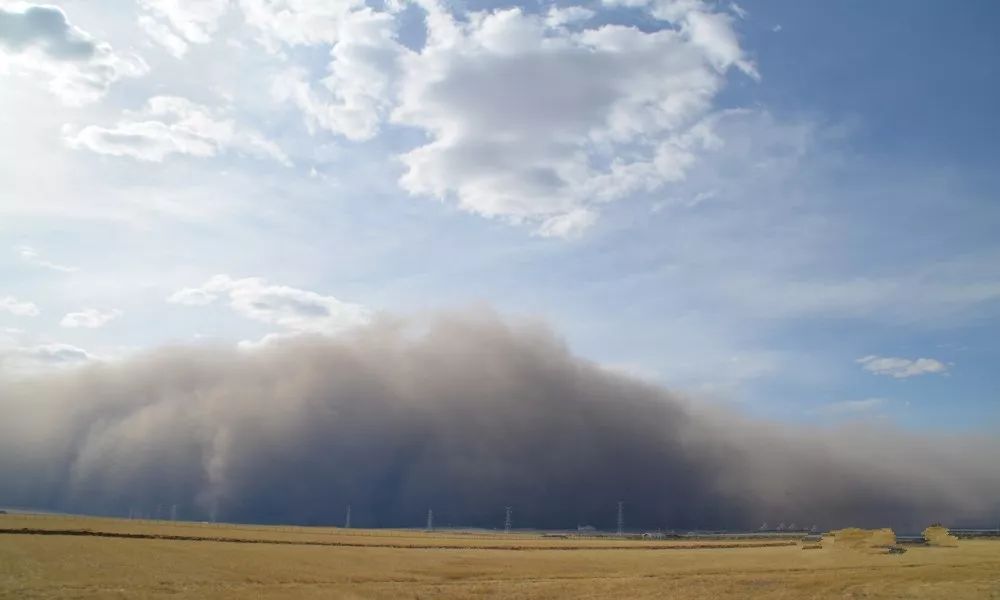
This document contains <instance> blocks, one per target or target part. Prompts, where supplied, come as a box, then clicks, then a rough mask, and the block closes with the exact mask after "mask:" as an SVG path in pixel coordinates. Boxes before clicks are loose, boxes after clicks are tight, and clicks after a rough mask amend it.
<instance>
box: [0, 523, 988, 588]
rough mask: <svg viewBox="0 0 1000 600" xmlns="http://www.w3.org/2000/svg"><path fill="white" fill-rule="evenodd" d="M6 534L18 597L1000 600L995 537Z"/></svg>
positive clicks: (8, 567) (137, 529) (241, 531)
mask: <svg viewBox="0 0 1000 600" xmlns="http://www.w3.org/2000/svg"><path fill="white" fill-rule="evenodd" d="M0 529H2V530H3V531H4V533H0V597H3V598H159V597H164V598H166V597H170V598H250V597H252V598H386V599H388V598H574V599H575V598H942V599H944V598H948V599H956V598H957V599H960V598H976V599H980V598H1000V542H997V541H990V540H982V541H966V540H963V541H962V542H961V544H960V546H959V547H958V548H930V547H911V548H910V549H909V551H908V552H906V553H905V554H902V555H872V554H865V553H856V552H850V551H843V550H840V551H838V550H835V549H834V548H833V547H831V545H830V543H829V540H827V541H825V542H824V547H823V548H821V549H817V550H803V549H802V546H801V544H799V543H789V542H788V541H787V540H784V541H782V540H774V541H772V542H769V543H770V544H773V545H769V546H763V547H761V546H760V542H759V541H753V542H747V541H740V540H733V541H729V542H726V541H713V542H695V543H692V542H690V541H681V542H662V541H658V542H644V541H622V540H593V539H580V540H577V539H552V538H542V537H540V536H534V535H526V534H511V535H508V536H504V535H502V534H488V533H461V532H454V531H452V532H437V533H424V532H419V531H401V530H397V531H385V530H357V529H353V530H338V529H318V528H296V527H257V526H232V525H209V524H199V523H164V522H159V523H157V522H148V521H123V520H111V519H89V518H76V517H60V516H46V517H40V516H30V517H27V516H19V515H2V516H0ZM20 530H28V531H31V532H32V533H20V532H19V533H15V532H17V531H20ZM53 532H60V533H56V534H53ZM82 533H88V534H98V535H80V534H82ZM108 536H119V537H108ZM126 536H137V537H126ZM210 538H212V539H210ZM221 540H225V541H221Z"/></svg>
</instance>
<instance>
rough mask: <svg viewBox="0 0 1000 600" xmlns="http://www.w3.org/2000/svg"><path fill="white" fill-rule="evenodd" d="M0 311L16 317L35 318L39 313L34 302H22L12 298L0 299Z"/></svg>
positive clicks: (4, 297)
mask: <svg viewBox="0 0 1000 600" xmlns="http://www.w3.org/2000/svg"><path fill="white" fill-rule="evenodd" d="M0 311H6V312H9V313H10V314H12V315H14V316H17V317H35V316H38V314H39V313H40V312H41V311H39V310H38V307H37V306H36V305H35V303H34V302H24V301H21V300H18V299H17V298H15V297H13V296H3V297H0Z"/></svg>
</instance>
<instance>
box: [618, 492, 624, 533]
mask: <svg viewBox="0 0 1000 600" xmlns="http://www.w3.org/2000/svg"><path fill="white" fill-rule="evenodd" d="M622 535H625V503H624V502H622V501H621V500H619V501H618V536H619V537H621V536H622Z"/></svg>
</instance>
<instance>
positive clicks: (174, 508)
mask: <svg viewBox="0 0 1000 600" xmlns="http://www.w3.org/2000/svg"><path fill="white" fill-rule="evenodd" d="M170 520H171V521H176V520H177V505H176V504H171V505H170Z"/></svg>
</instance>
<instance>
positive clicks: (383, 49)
mask: <svg viewBox="0 0 1000 600" xmlns="http://www.w3.org/2000/svg"><path fill="white" fill-rule="evenodd" d="M336 27H337V31H336V35H335V36H334V37H335V39H336V40H337V43H336V44H335V45H334V46H333V49H332V50H331V51H330V58H331V61H330V65H329V73H328V75H327V77H326V78H324V79H323V80H322V82H321V85H320V86H314V85H312V84H311V83H310V82H309V81H308V78H307V77H306V75H305V74H304V73H303V72H301V71H299V70H294V69H293V70H290V71H288V72H286V73H285V74H283V75H282V76H280V77H278V78H277V79H276V80H275V82H274V85H273V86H272V93H273V95H274V97H275V98H276V99H277V100H279V101H289V102H292V103H293V104H295V105H296V106H298V107H299V108H300V109H301V110H302V112H303V113H304V114H305V115H306V119H307V123H308V124H309V125H310V127H320V128H323V129H327V130H330V131H333V132H336V133H340V134H341V135H343V136H344V137H346V138H348V139H351V140H366V139H369V138H371V137H373V136H374V135H375V134H376V133H377V132H378V130H379V124H380V123H381V122H382V121H383V120H384V118H385V116H386V115H387V114H388V111H389V110H390V108H391V107H392V104H393V100H394V95H393V91H392V89H391V87H390V85H391V83H392V82H393V80H395V79H396V78H398V75H397V72H398V70H399V66H398V62H399V58H400V56H402V54H403V53H404V52H405V48H404V47H403V46H401V45H400V44H399V43H398V42H397V41H396V40H395V31H396V23H395V20H394V19H393V17H392V16H391V15H389V14H386V13H379V12H375V11H373V10H371V9H369V8H363V9H361V10H356V11H353V12H349V13H346V14H344V15H342V16H340V18H339V19H338V21H337V23H336Z"/></svg>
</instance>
